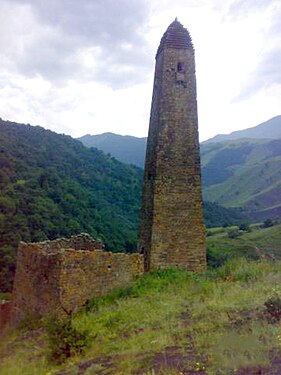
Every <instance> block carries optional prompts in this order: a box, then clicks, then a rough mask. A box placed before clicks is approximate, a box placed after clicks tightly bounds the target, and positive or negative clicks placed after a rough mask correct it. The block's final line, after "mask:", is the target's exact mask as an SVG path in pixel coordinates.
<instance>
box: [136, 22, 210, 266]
mask: <svg viewBox="0 0 281 375" xmlns="http://www.w3.org/2000/svg"><path fill="white" fill-rule="evenodd" d="M139 249H140V251H141V252H143V253H144V259H145V270H146V271H149V270H154V269H157V268H167V267H179V268H183V269H187V270H191V271H202V270H203V269H204V268H205V266H206V247H205V230H204V225H203V215H202V187H201V171H200V154H199V141H198V121H197V100H196V77H195V62H194V49H193V45H192V41H191V38H190V35H189V33H188V31H187V30H186V29H185V28H184V27H183V26H182V25H181V24H180V23H179V22H178V21H177V19H176V20H175V21H174V22H173V23H171V25H170V26H169V27H168V29H167V31H166V32H165V33H164V35H163V37H162V39H161V42H160V46H159V48H158V51H157V54H156V66H155V76H154V87H153V97H152V104H151V114H150V125H149V135H148V142H147V151H146V162H145V173H144V188H143V203H142V212H141V227H140V240H139Z"/></svg>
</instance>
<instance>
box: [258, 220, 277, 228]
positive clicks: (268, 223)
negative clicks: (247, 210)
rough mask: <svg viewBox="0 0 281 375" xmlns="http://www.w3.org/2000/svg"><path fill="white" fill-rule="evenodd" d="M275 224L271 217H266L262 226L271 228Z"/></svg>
mask: <svg viewBox="0 0 281 375" xmlns="http://www.w3.org/2000/svg"><path fill="white" fill-rule="evenodd" d="M273 225H274V222H273V221H272V220H271V219H266V220H265V221H264V222H263V224H262V225H261V227H262V228H269V227H272V226H273Z"/></svg>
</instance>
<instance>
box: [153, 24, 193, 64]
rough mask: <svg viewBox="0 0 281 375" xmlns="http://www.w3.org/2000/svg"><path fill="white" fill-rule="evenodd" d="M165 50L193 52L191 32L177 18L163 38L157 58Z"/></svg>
mask: <svg viewBox="0 0 281 375" xmlns="http://www.w3.org/2000/svg"><path fill="white" fill-rule="evenodd" d="M164 48H176V49H191V50H193V44H192V40H191V37H190V35H189V32H188V31H187V30H186V29H185V28H184V27H183V25H182V24H181V23H180V22H179V21H178V20H177V18H176V19H175V21H173V22H172V23H171V24H170V26H169V27H168V29H167V30H166V31H165V33H164V35H163V36H162V39H161V42H160V45H159V47H158V50H157V54H156V57H157V55H158V54H159V53H160V52H161V51H162V50H163V49H164Z"/></svg>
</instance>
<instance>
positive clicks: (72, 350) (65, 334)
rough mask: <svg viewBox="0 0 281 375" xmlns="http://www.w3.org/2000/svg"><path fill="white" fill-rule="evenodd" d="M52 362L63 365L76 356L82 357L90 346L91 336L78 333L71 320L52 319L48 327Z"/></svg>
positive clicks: (87, 333)
mask: <svg viewBox="0 0 281 375" xmlns="http://www.w3.org/2000/svg"><path fill="white" fill-rule="evenodd" d="M46 329H47V337H48V346H49V353H50V360H51V361H53V362H54V363H58V364H60V363H63V362H65V361H66V360H67V359H68V358H70V357H72V356H74V355H81V354H82V353H83V352H84V351H85V350H86V348H87V347H88V345H89V342H90V334H89V332H87V331H82V332H81V331H78V330H77V329H76V328H74V327H73V325H72V320H71V319H69V318H57V319H51V320H50V321H49V322H48V323H47V325H46Z"/></svg>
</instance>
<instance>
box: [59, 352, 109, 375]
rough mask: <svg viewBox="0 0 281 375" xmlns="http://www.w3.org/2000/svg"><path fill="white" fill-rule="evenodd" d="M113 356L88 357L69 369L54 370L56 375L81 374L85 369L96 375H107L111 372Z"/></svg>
mask: <svg viewBox="0 0 281 375" xmlns="http://www.w3.org/2000/svg"><path fill="white" fill-rule="evenodd" d="M112 359H113V358H112V357H111V356H104V357H100V358H95V359H90V360H88V361H85V362H81V363H79V364H77V365H76V366H73V367H71V369H69V370H62V371H59V372H56V375H72V374H73V373H75V374H77V375H83V374H85V372H86V371H87V370H90V369H91V370H92V371H93V374H96V375H109V374H113V373H114V372H113V360H112Z"/></svg>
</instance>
